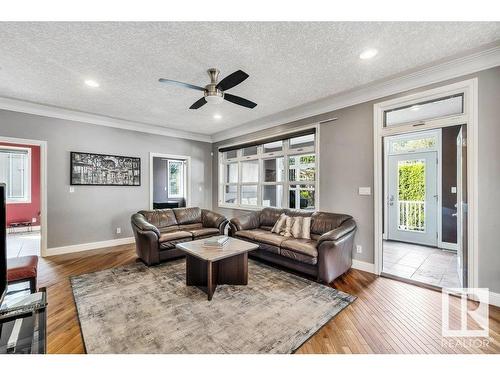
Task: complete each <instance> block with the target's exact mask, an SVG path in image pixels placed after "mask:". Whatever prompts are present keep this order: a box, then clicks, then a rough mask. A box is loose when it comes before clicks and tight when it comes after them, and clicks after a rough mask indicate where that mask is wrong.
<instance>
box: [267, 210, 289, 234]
mask: <svg viewBox="0 0 500 375" xmlns="http://www.w3.org/2000/svg"><path fill="white" fill-rule="evenodd" d="M287 217H288V216H286V215H285V214H281V215H280V217H279V218H278V221H277V222H276V223H275V224H274V227H273V229H271V232H273V233H278V234H281V235H283V234H284V233H285V227H286V219H287Z"/></svg>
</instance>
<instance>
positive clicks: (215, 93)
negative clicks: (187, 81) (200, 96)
mask: <svg viewBox="0 0 500 375" xmlns="http://www.w3.org/2000/svg"><path fill="white" fill-rule="evenodd" d="M207 73H208V76H209V77H210V83H209V84H208V85H206V86H205V92H204V96H205V100H206V101H207V102H208V103H210V104H220V103H222V102H223V101H224V93H223V92H222V90H219V89H218V88H217V81H218V79H219V69H215V68H210V69H208V70H207Z"/></svg>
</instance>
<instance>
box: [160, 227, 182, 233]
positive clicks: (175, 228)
mask: <svg viewBox="0 0 500 375" xmlns="http://www.w3.org/2000/svg"><path fill="white" fill-rule="evenodd" d="M158 229H159V230H160V233H169V232H176V231H178V230H179V226H178V225H172V226H170V227H163V228H158Z"/></svg>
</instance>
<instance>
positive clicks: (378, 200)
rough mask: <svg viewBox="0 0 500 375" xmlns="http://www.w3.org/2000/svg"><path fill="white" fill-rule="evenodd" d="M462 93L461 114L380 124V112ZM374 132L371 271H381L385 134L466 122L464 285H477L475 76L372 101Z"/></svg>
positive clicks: (381, 114) (476, 126) (382, 116)
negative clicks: (465, 250)
mask: <svg viewBox="0 0 500 375" xmlns="http://www.w3.org/2000/svg"><path fill="white" fill-rule="evenodd" d="M460 93H463V95H464V113H463V114H461V115H452V116H447V117H442V118H439V119H432V120H427V121H419V122H418V123H407V124H402V125H399V126H391V127H384V111H386V110H388V109H393V108H399V107H403V106H407V105H414V104H417V103H421V102H422V101H426V100H432V99H437V98H441V97H444V96H448V95H453V94H460ZM373 119H374V132H373V146H374V189H373V190H374V197H373V198H374V212H375V217H374V245H375V246H374V257H375V273H376V274H377V275H380V274H381V272H382V250H383V246H382V244H383V230H384V222H383V220H382V214H383V208H384V197H383V193H384V189H383V188H384V185H383V183H384V182H383V179H382V173H383V168H384V160H383V159H384V158H383V153H382V144H383V139H384V137H386V136H390V135H398V134H405V133H410V132H415V131H417V130H431V129H440V128H443V127H447V126H455V125H464V124H466V125H467V202H468V214H469V216H468V218H469V220H468V225H467V236H468V265H467V268H468V286H469V287H470V288H475V287H477V286H478V217H479V216H478V196H477V195H478V194H477V193H478V137H477V131H478V79H477V78H472V79H469V80H466V81H461V82H457V83H453V84H450V85H446V86H441V87H437V88H435V89H430V90H425V91H422V92H418V93H415V94H411V95H406V96H403V97H399V98H395V99H391V100H387V101H384V102H381V103H376V104H374V106H373Z"/></svg>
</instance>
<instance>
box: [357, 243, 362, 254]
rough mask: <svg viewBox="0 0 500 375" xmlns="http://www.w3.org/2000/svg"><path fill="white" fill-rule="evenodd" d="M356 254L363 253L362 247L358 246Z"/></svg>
mask: <svg viewBox="0 0 500 375" xmlns="http://www.w3.org/2000/svg"><path fill="white" fill-rule="evenodd" d="M356 252H357V253H358V254H361V253H362V252H363V247H362V246H361V245H356Z"/></svg>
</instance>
